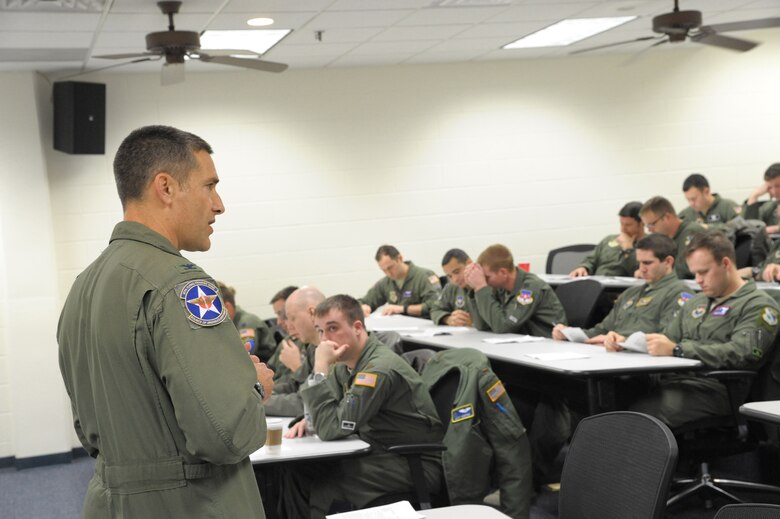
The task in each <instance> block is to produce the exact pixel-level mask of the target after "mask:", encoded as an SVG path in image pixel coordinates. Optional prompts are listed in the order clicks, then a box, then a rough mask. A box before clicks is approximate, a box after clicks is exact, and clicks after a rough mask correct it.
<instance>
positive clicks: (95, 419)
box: [57, 126, 273, 519]
mask: <svg viewBox="0 0 780 519" xmlns="http://www.w3.org/2000/svg"><path fill="white" fill-rule="evenodd" d="M210 154H211V147H210V146H209V145H208V143H206V142H205V141H204V140H203V139H201V138H200V137H197V136H195V135H193V134H191V133H187V132H183V131H181V130H177V129H175V128H171V127H167V126H147V127H144V128H140V129H138V130H135V131H133V132H132V133H131V134H130V135H129V136H128V137H127V138H126V139H125V140H124V141H123V142H122V144H121V145H120V146H119V150H118V151H117V154H116V157H115V159H114V175H115V177H116V184H117V190H118V192H119V198H120V200H121V202H122V207H123V209H124V221H122V222H120V223H119V224H117V225H116V227H115V228H114V232H113V234H112V236H111V240H110V242H109V245H108V247H107V248H106V249H105V250H104V251H103V253H102V254H101V255H100V256H99V257H98V258H97V259H96V260H95V261H94V262H93V263H92V264H91V265H90V266H89V267H87V269H86V270H85V271H84V272H82V273H81V274H80V275H79V276H78V278H77V279H76V281H75V283H74V284H73V287H72V288H71V290H70V294H69V295H68V298H67V300H66V302H65V307H64V308H63V310H62V314H61V316H60V322H59V326H58V330H57V340H58V342H59V347H60V371H61V372H62V377H63V380H64V382H65V388H66V390H67V392H68V396H69V397H70V400H71V407H72V410H73V423H74V426H75V429H76V433H77V435H78V437H79V440H81V443H82V445H83V446H84V448H85V449H86V451H87V452H88V453H89V455H90V456H93V457H95V458H97V461H96V463H95V474H94V476H93V477H92V480H91V481H90V483H89V487H88V489H87V494H86V497H85V499H84V510H83V513H82V517H85V518H88V519H91V518H96V519H97V518H101V519H102V518H107V517H214V518H216V517H253V518H262V517H264V513H263V505H262V503H261V500H260V494H259V492H258V488H257V481H256V480H255V477H254V473H253V472H252V466H251V463H250V461H249V454H251V453H252V452H253V451H255V450H257V449H258V448H260V447H261V446H262V445H263V442H264V440H265V413H264V410H263V403H262V400H263V398H264V395H265V394H268V395H270V394H271V390H272V387H273V383H272V377H273V372H271V371H270V370H269V369H267V368H266V367H265V365H264V364H260V361H259V359H258V358H257V357H253V358H252V359H251V360H250V356H249V355H247V352H246V349H245V348H244V344H243V343H242V342H241V338H240V337H239V335H238V332H237V331H236V327H235V326H233V323H231V322H230V321H229V320H228V319H227V310H226V309H225V306H224V303H223V299H222V295H221V294H220V292H219V290H218V289H217V286H216V283H215V282H214V280H213V279H212V278H211V277H209V276H208V275H207V274H206V273H205V272H204V271H203V270H202V269H201V268H200V267H198V266H197V265H195V264H193V263H192V262H190V261H188V260H187V259H185V258H184V257H182V256H181V254H180V253H179V251H180V250H188V251H206V250H208V249H209V247H210V246H211V241H210V239H209V235H210V234H211V233H212V232H213V231H212V228H211V225H212V224H213V223H214V220H215V218H216V216H217V215H219V214H222V212H224V210H225V208H224V206H223V205H222V199H221V198H220V196H219V195H218V194H217V190H216V185H217V182H219V178H218V177H217V173H216V170H215V168H214V163H213V162H212V160H211V156H210ZM258 382H259V383H258Z"/></svg>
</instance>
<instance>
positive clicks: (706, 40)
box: [691, 32, 758, 52]
mask: <svg viewBox="0 0 780 519" xmlns="http://www.w3.org/2000/svg"><path fill="white" fill-rule="evenodd" d="M691 41H695V42H697V43H703V44H705V45H712V46H714V47H721V48H724V49H729V50H736V51H738V52H746V51H749V50H750V49H752V48H753V47H756V46H758V43H756V42H754V41H748V40H741V39H739V38H732V37H731V36H723V35H722V34H716V33H712V32H700V33H698V34H693V35H691Z"/></svg>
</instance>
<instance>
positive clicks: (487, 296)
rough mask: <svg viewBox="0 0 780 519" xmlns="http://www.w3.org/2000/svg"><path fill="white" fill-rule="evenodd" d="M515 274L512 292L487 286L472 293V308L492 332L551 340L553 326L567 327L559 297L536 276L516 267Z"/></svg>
mask: <svg viewBox="0 0 780 519" xmlns="http://www.w3.org/2000/svg"><path fill="white" fill-rule="evenodd" d="M515 272H516V273H517V278H516V279H515V286H514V288H513V289H512V291H511V292H507V291H506V290H504V289H497V288H491V287H490V286H487V287H484V288H482V289H480V290H477V291H476V292H473V294H472V295H471V296H470V297H471V298H473V302H472V303H471V304H473V305H474V307H475V308H476V309H477V314H478V315H479V317H480V319H482V320H483V321H484V322H485V324H486V326H487V327H488V329H489V330H490V331H492V332H495V333H523V334H526V335H534V336H536V337H548V338H549V337H552V328H553V326H555V325H556V324H558V323H564V324H565V323H566V312H565V311H564V309H563V306H562V305H561V302H560V301H559V300H558V296H557V295H555V291H554V290H553V289H552V288H551V287H550V285H548V284H547V283H545V282H544V281H542V280H541V279H539V277H538V276H536V275H535V274H531V273H529V272H526V271H524V270H522V269H519V268H517V267H515Z"/></svg>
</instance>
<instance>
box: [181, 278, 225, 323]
mask: <svg viewBox="0 0 780 519" xmlns="http://www.w3.org/2000/svg"><path fill="white" fill-rule="evenodd" d="M179 297H181V298H182V299H183V302H184V308H185V310H186V313H187V319H189V320H190V321H192V322H193V323H195V324H198V325H200V326H216V325H218V324H219V323H221V322H222V321H224V320H225V318H226V317H227V310H226V309H225V305H223V304H222V298H220V297H219V290H218V289H217V287H216V286H215V285H214V284H213V283H211V282H209V281H206V280H205V279H197V280H195V281H190V282H189V283H187V284H186V285H184V287H182V289H181V292H180V293H179Z"/></svg>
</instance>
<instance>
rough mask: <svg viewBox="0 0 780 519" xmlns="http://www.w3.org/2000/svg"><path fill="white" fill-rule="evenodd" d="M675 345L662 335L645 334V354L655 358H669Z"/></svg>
mask: <svg viewBox="0 0 780 519" xmlns="http://www.w3.org/2000/svg"><path fill="white" fill-rule="evenodd" d="M674 346H675V344H674V343H673V342H672V341H670V340H669V338H668V337H667V336H666V335H664V334H662V333H648V334H647V353H649V354H650V355H654V356H656V357H670V356H671V355H672V350H674Z"/></svg>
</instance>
